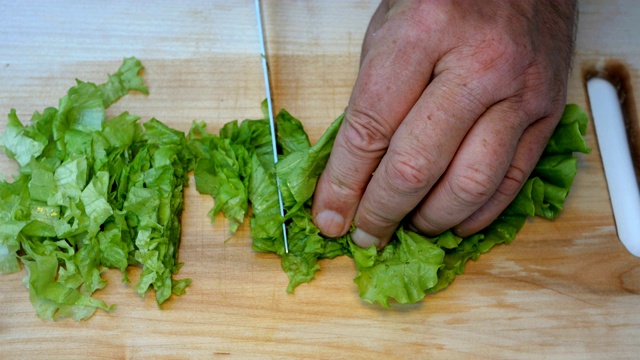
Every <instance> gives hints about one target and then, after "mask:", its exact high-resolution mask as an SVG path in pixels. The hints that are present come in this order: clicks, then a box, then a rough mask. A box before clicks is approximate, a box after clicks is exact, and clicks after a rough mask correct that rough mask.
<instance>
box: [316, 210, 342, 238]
mask: <svg viewBox="0 0 640 360" xmlns="http://www.w3.org/2000/svg"><path fill="white" fill-rule="evenodd" d="M315 220H316V226H317V227H318V229H320V232H322V233H323V234H324V235H326V236H328V237H338V236H340V235H342V229H344V218H343V217H342V215H340V214H338V213H337V212H335V211H332V210H323V211H321V212H320V213H319V214H318V215H317V216H316V219H315Z"/></svg>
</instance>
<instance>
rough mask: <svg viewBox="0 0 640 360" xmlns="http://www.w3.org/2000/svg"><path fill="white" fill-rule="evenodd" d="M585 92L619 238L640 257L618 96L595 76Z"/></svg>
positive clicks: (639, 201) (634, 191) (639, 227)
mask: <svg viewBox="0 0 640 360" xmlns="http://www.w3.org/2000/svg"><path fill="white" fill-rule="evenodd" d="M587 90H588V92H589V103H590V105H591V114H592V116H593V122H594V125H595V128H596V134H597V136H598V146H599V148H600V155H601V157H602V164H603V165H604V174H605V177H606V179H607V187H608V188H609V196H610V197H611V207H612V208H613V217H614V219H615V222H616V229H617V231H618V237H619V238H620V241H621V242H622V244H623V245H624V246H625V247H626V248H627V250H629V252H630V253H631V254H633V255H634V256H638V257H640V191H639V189H638V180H637V179H636V174H635V171H634V167H633V160H632V158H631V152H630V150H629V142H628V139H627V134H626V130H625V123H624V119H623V116H622V110H621V108H620V100H619V97H618V93H617V91H616V89H615V88H614V87H613V85H612V84H611V83H610V82H609V81H607V80H604V79H602V78H597V77H596V78H592V79H590V80H589V81H588V82H587Z"/></svg>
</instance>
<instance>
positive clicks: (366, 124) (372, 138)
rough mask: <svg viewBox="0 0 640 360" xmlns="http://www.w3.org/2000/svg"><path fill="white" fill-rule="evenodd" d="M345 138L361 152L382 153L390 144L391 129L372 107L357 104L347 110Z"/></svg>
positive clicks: (352, 147)
mask: <svg viewBox="0 0 640 360" xmlns="http://www.w3.org/2000/svg"><path fill="white" fill-rule="evenodd" d="M346 120H347V121H346V128H345V135H346V136H345V140H346V142H347V145H348V146H349V147H350V148H351V149H353V150H355V151H358V152H360V153H371V152H373V153H380V152H384V151H385V150H386V149H387V147H388V146H389V141H390V135H389V134H391V130H390V129H389V128H388V125H387V122H386V120H385V119H384V118H383V117H381V116H380V115H378V114H377V113H376V112H375V111H374V110H372V109H363V108H359V107H357V106H353V107H350V108H349V109H348V110H347V116H346Z"/></svg>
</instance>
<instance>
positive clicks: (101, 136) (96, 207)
mask: <svg viewBox="0 0 640 360" xmlns="http://www.w3.org/2000/svg"><path fill="white" fill-rule="evenodd" d="M141 70H142V65H141V63H140V62H139V61H138V60H137V59H135V58H127V59H125V60H124V62H123V64H122V66H121V67H120V69H119V70H118V71H117V72H116V73H115V74H113V75H110V76H109V78H108V81H107V82H106V83H103V84H100V85H96V84H93V83H89V82H83V81H80V80H77V83H76V85H75V86H74V87H72V88H71V89H69V91H68V93H67V94H66V95H65V96H63V97H62V98H61V99H60V101H59V103H58V108H57V109H56V108H53V107H50V108H46V109H45V110H44V111H43V112H42V113H38V112H36V113H34V115H33V116H32V118H31V124H30V125H28V126H24V125H22V123H21V122H20V120H19V119H18V117H17V116H16V112H15V110H12V111H11V112H10V113H9V123H8V128H7V131H6V132H5V133H4V134H3V136H2V140H1V141H2V142H1V146H2V149H3V150H4V151H5V152H6V153H7V155H8V156H9V157H11V158H13V159H15V160H16V161H17V162H18V165H19V166H20V169H19V171H20V173H19V174H20V176H19V177H16V180H15V181H14V182H12V183H9V182H7V181H0V220H1V221H2V224H3V226H1V227H0V228H1V229H0V273H9V272H15V271H19V270H20V266H19V263H20V262H21V263H22V264H23V265H24V266H25V268H26V269H27V271H28V276H27V277H26V278H25V285H26V286H27V287H28V288H29V293H30V299H31V302H32V304H33V306H34V309H35V310H36V313H37V314H38V315H39V316H40V317H42V318H43V319H50V320H55V319H57V318H61V317H72V318H73V319H76V320H82V319H86V318H88V317H90V316H91V315H92V314H93V313H94V312H95V311H96V309H103V310H107V311H111V310H112V309H114V306H108V305H106V304H105V303H104V302H102V301H100V300H97V299H95V298H94V297H93V296H92V294H93V293H94V292H95V291H96V290H98V289H101V288H103V287H104V286H105V285H106V281H105V280H104V279H103V278H102V273H103V271H104V270H105V269H106V268H117V269H119V270H120V271H122V273H123V281H124V282H129V278H128V276H127V268H128V267H129V266H139V267H141V268H142V272H141V277H140V280H139V281H138V283H137V284H135V290H136V291H137V292H138V293H139V294H140V295H144V294H146V293H147V291H148V290H150V289H153V290H154V291H155V294H156V300H157V302H158V304H162V303H163V302H164V301H165V300H166V299H168V298H169V296H171V294H177V295H179V294H183V293H184V292H185V288H186V287H187V286H188V285H189V283H190V279H180V280H176V279H174V278H173V277H174V275H176V274H177V272H178V270H179V269H180V267H181V263H179V262H178V248H179V244H180V232H181V225H180V216H181V213H182V210H183V207H184V204H183V189H184V187H185V186H186V185H187V184H188V176H187V174H188V172H189V171H190V170H191V169H192V168H193V164H194V161H193V155H192V154H191V151H190V149H189V147H188V146H187V138H186V136H185V134H184V133H182V132H179V131H177V130H174V129H171V128H169V127H167V126H166V125H164V124H163V123H161V122H160V121H158V120H156V119H151V120H149V121H147V122H146V123H145V124H144V127H143V126H142V125H141V124H140V123H139V120H140V118H139V117H138V116H135V115H131V114H129V113H127V112H125V113H122V114H121V115H119V116H116V117H114V118H112V119H107V116H106V111H105V109H106V108H107V107H108V106H109V105H111V104H112V103H113V102H115V101H116V100H117V99H119V98H120V97H122V96H124V95H126V94H127V93H128V92H129V91H131V90H137V91H141V92H143V93H147V88H146V87H145V86H144V84H143V81H142V78H141V77H140V76H139V72H140V71H141ZM143 128H144V129H143Z"/></svg>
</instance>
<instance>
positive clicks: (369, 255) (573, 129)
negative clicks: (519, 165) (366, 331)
mask: <svg viewBox="0 0 640 360" xmlns="http://www.w3.org/2000/svg"><path fill="white" fill-rule="evenodd" d="M264 107H265V106H264V103H263V110H264ZM276 119H277V121H278V122H277V125H278V126H277V128H278V129H277V130H278V136H277V139H278V147H279V149H280V151H281V153H282V154H281V155H279V161H278V163H277V164H276V165H275V172H274V171H273V169H274V164H273V160H272V158H271V159H270V158H269V156H271V157H272V153H271V151H272V150H271V149H270V146H268V145H269V144H268V139H267V138H265V137H266V136H267V134H268V123H267V120H266V113H265V119H263V120H262V121H260V120H252V121H250V122H247V121H245V122H243V123H241V124H240V125H238V124H237V122H231V123H228V124H227V125H225V127H224V128H223V131H221V132H220V136H219V137H218V136H215V135H211V134H208V133H207V132H206V130H205V126H204V124H194V126H193V128H192V130H191V132H190V134H192V135H193V136H192V137H191V138H190V140H189V141H190V147H191V148H193V149H194V150H193V151H192V152H193V153H194V156H195V157H196V161H197V163H198V164H199V166H198V165H196V169H195V178H196V185H197V188H198V191H200V192H203V193H209V194H212V195H213V196H214V199H215V202H216V205H215V207H214V211H216V212H217V210H218V209H222V211H223V212H224V213H225V215H226V216H227V217H229V215H228V214H231V220H230V221H233V222H234V224H236V225H237V224H240V223H241V222H242V219H243V218H244V217H245V216H246V213H247V210H246V207H245V204H244V202H245V201H248V202H250V203H251V206H252V209H253V213H252V215H251V222H250V223H251V237H252V238H253V245H252V246H253V249H254V250H256V251H261V252H274V253H277V254H279V255H280V256H282V268H283V270H284V271H285V273H286V274H287V275H288V277H289V285H288V287H287V291H289V292H293V290H294V289H295V288H296V287H297V286H298V285H300V284H302V283H305V282H309V281H311V279H313V277H314V276H315V273H316V272H317V271H318V270H320V266H319V265H318V261H319V260H320V259H325V258H334V257H336V256H340V255H347V256H351V257H352V258H354V261H355V265H356V269H357V270H358V275H357V277H356V278H355V280H354V281H355V283H356V284H357V286H358V290H359V293H360V296H361V298H362V299H363V300H365V301H367V302H371V303H374V302H378V303H380V304H381V305H383V306H390V302H391V301H392V300H394V301H396V302H398V303H402V304H405V303H414V302H417V301H420V300H421V299H423V298H424V296H425V295H426V294H428V293H433V292H436V291H439V290H442V289H444V288H446V287H447V286H448V285H449V284H450V283H451V282H452V281H453V280H454V278H455V276H456V275H459V274H462V273H463V272H464V267H465V264H466V263H467V261H468V260H470V259H471V260H477V259H478V258H479V256H480V255H481V254H483V253H485V252H487V251H489V250H490V249H491V248H493V247H494V246H496V245H498V244H508V243H510V242H512V241H513V240H514V239H515V236H516V234H517V233H518V231H519V230H520V229H521V228H522V227H523V226H524V224H525V222H526V219H527V218H528V217H533V216H536V215H537V216H541V217H544V218H547V219H555V218H556V217H557V216H558V214H559V212H560V211H561V210H562V207H563V204H564V201H565V199H566V197H567V195H568V193H569V189H570V187H571V184H572V182H573V178H574V177H575V175H576V173H577V159H576V158H575V157H574V156H573V152H583V153H588V152H589V151H590V150H589V148H588V147H587V146H586V143H585V142H584V139H583V136H584V134H585V133H586V125H587V121H588V119H587V116H586V114H585V113H584V112H583V111H582V110H581V109H580V108H579V107H578V106H576V105H567V107H566V109H565V112H564V115H563V117H562V119H561V121H560V123H559V125H558V127H557V129H556V131H555V132H554V134H553V136H552V138H551V140H550V142H549V144H548V146H547V147H546V149H545V152H544V154H543V155H542V157H541V159H540V161H539V163H538V165H537V166H536V168H535V170H534V171H533V173H532V175H531V178H530V179H529V180H528V181H527V182H526V183H525V184H524V186H523V188H522V190H521V191H520V193H519V194H518V196H517V197H516V199H515V200H514V201H513V202H512V204H511V205H510V206H509V207H508V208H507V209H506V210H505V211H504V212H503V213H502V214H501V215H500V216H499V217H498V218H497V219H496V220H495V221H494V222H493V223H492V224H491V225H490V226H488V227H487V228H485V229H484V230H482V231H481V232H479V233H477V234H474V235H471V236H468V237H465V238H461V237H458V236H455V235H454V234H453V233H452V232H451V231H447V232H445V233H443V234H440V235H439V236H437V237H425V236H422V235H420V234H417V233H414V232H411V231H409V230H407V229H406V228H404V227H400V228H399V229H398V230H397V231H396V233H395V235H394V237H393V238H392V240H391V242H390V243H389V244H388V245H387V246H386V247H385V248H384V249H383V250H382V251H380V252H378V251H376V249H375V248H373V247H371V248H368V249H362V248H360V247H358V246H356V245H355V244H354V243H353V242H352V241H351V239H350V236H349V235H346V236H343V237H341V238H339V239H327V238H324V237H323V236H322V235H321V234H320V233H319V231H318V229H317V228H316V227H315V226H314V224H313V222H312V219H311V214H310V208H311V199H312V196H313V192H314V191H315V186H316V183H317V180H318V177H319V176H320V174H321V172H322V170H323V169H324V167H325V165H326V161H327V159H328V156H329V154H330V151H331V148H332V146H333V141H334V139H335V136H336V134H337V131H338V129H339V127H340V122H341V121H342V116H340V117H339V118H338V119H337V120H336V121H335V122H334V123H333V124H332V125H331V126H330V127H329V129H328V130H327V132H326V133H325V134H324V135H323V136H322V137H321V138H320V140H319V141H318V142H317V143H316V144H315V145H313V146H309V144H308V138H307V137H306V135H305V134H304V129H303V128H302V125H301V123H300V122H299V121H298V120H297V119H295V118H293V116H291V114H289V113H288V112H286V111H284V110H283V111H281V112H280V113H279V114H278V116H277V117H276ZM248 123H249V124H256V125H257V126H258V127H259V128H260V129H261V130H260V133H261V134H262V135H263V137H262V138H261V140H262V141H261V142H260V141H246V140H247V139H250V138H251V137H250V136H246V135H244V136H241V135H240V134H241V131H240V129H241V128H243V127H245V126H247V125H245V124H248ZM240 139H242V141H240ZM237 145H240V146H241V148H238V147H237ZM219 154H224V155H219ZM201 162H202V164H201ZM229 169H232V171H231V170H229ZM223 175H224V176H223ZM276 178H277V180H278V181H276ZM247 182H248V185H247ZM277 183H279V186H280V190H281V192H282V198H283V200H284V204H285V210H286V215H285V218H284V219H283V218H282V217H281V216H280V213H279V206H278V196H277V191H276V186H277ZM232 184H234V185H232ZM247 189H248V197H247V196H246V191H247ZM223 193H224V194H223ZM229 199H237V200H238V201H239V202H241V203H242V205H241V206H239V207H237V208H235V211H234V209H226V208H225V206H226V205H225V204H230V200H229ZM219 203H220V204H221V205H219ZM235 205H236V204H234V206H235ZM283 221H286V229H287V230H286V231H287V235H288V239H289V253H285V251H284V245H283V234H282V222H283Z"/></svg>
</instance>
